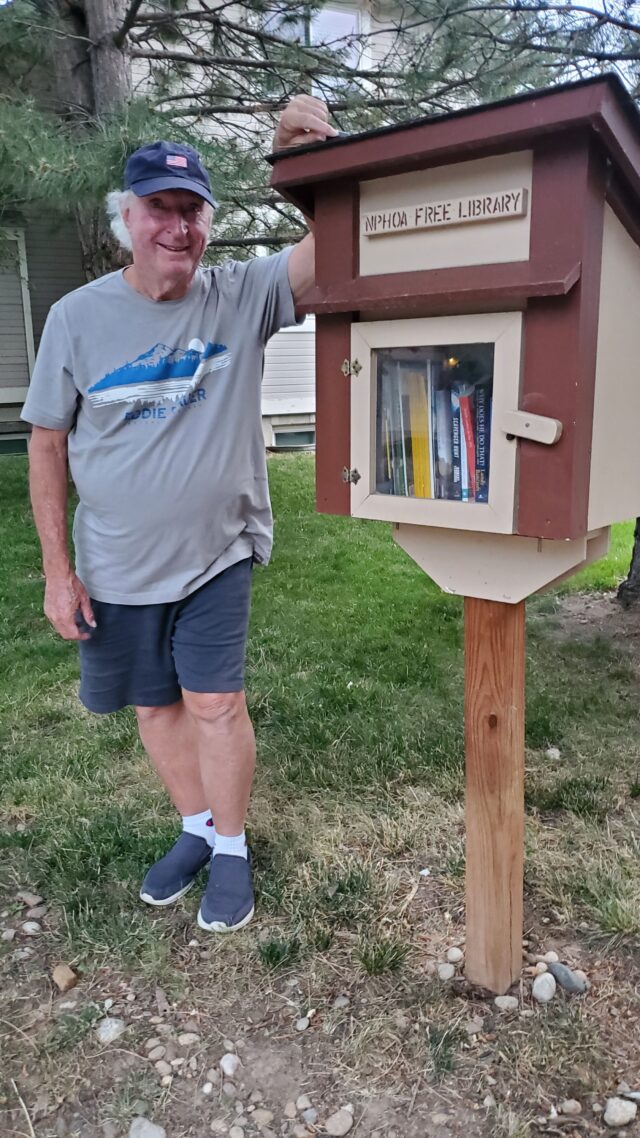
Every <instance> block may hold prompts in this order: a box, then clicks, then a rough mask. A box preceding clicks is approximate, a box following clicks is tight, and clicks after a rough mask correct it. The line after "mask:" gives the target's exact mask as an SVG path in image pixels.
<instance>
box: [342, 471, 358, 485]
mask: <svg viewBox="0 0 640 1138" xmlns="http://www.w3.org/2000/svg"><path fill="white" fill-rule="evenodd" d="M361 478H362V475H361V473H360V471H359V470H356V469H355V468H354V469H353V470H349V467H348V466H345V467H343V469H342V481H343V482H353V485H354V486H355V485H356V483H357V482H359V481H360V479H361Z"/></svg>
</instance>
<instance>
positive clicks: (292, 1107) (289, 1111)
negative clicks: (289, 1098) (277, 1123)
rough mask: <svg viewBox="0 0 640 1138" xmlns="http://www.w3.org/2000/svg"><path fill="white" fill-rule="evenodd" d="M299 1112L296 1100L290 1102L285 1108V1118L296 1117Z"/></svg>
mask: <svg viewBox="0 0 640 1138" xmlns="http://www.w3.org/2000/svg"><path fill="white" fill-rule="evenodd" d="M297 1113H298V1112H297V1110H296V1104H295V1102H288V1103H287V1105H286V1106H285V1108H284V1116H285V1118H295V1116H296V1114H297Z"/></svg>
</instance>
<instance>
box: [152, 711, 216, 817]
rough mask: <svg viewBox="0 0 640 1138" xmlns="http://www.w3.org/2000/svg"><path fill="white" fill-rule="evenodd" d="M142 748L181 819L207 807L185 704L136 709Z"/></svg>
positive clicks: (193, 735)
mask: <svg viewBox="0 0 640 1138" xmlns="http://www.w3.org/2000/svg"><path fill="white" fill-rule="evenodd" d="M136 716H137V719H138V731H139V733H140V739H141V740H142V745H143V747H144V749H145V751H146V752H147V754H148V756H149V758H150V759H151V762H152V763H153V765H154V767H155V769H156V771H157V772H158V775H159V776H160V779H161V780H162V782H163V783H164V786H165V787H166V789H167V791H168V793H169V797H170V798H171V801H172V802H173V804H174V806H175V808H176V810H177V811H178V813H179V814H181V815H183V816H184V815H189V814H199V813H200V812H201V811H203V810H206V809H207V807H208V805H209V804H208V802H207V795H206V794H205V790H204V787H203V785H202V778H201V777H200V760H199V756H198V737H197V732H196V728H195V724H194V722H193V719H192V717H191V716H190V715H189V713H188V712H187V709H186V707H185V705H184V701H183V700H181V699H179V700H177V702H176V703H171V704H169V705H168V706H167V707H136Z"/></svg>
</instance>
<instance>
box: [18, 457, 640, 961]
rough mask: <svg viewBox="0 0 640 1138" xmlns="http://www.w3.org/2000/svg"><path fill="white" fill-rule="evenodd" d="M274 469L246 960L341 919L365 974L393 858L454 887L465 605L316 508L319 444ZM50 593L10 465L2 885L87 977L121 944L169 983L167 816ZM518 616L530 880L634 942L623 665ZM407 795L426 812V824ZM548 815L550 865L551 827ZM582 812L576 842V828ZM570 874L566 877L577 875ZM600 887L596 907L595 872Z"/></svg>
mask: <svg viewBox="0 0 640 1138" xmlns="http://www.w3.org/2000/svg"><path fill="white" fill-rule="evenodd" d="M269 474H270V482H271V489H272V495H273V501H274V510H275V516H276V545H275V554H274V558H273V562H272V565H271V566H270V567H269V569H268V570H258V571H257V572H256V574H255V583H254V602H253V614H252V623H251V634H250V642H249V651H248V675H247V688H248V696H249V702H250V710H251V714H252V717H253V720H254V723H255V726H256V731H257V736H258V745H259V754H260V775H259V780H258V786H257V791H256V796H255V797H254V806H253V808H252V813H251V817H250V828H251V835H252V840H253V845H254V849H255V855H256V858H255V859H256V870H257V873H256V878H257V900H258V912H259V913H260V914H262V915H263V917H264V918H266V919H267V920H270V919H271V918H273V919H275V920H276V921H277V922H278V931H277V934H274V937H273V940H272V941H270V942H269V943H267V944H263V945H261V946H260V948H259V950H257V951H258V953H259V956H260V958H261V959H262V961H263V963H264V964H265V965H268V966H269V967H275V966H276V965H278V963H279V962H280V960H279V958H280V956H282V961H281V962H282V963H286V961H287V960H288V959H292V957H291V953H292V952H293V951H294V947H293V946H295V945H299V946H301V947H304V951H305V953H309V952H311V953H313V952H319V953H323V952H328V953H331V952H332V951H334V949H335V943H338V942H339V943H342V942H341V941H340V937H341V936H342V935H343V930H350V931H351V932H353V934H354V935H355V936H356V937H359V938H360V941H359V943H360V942H362V944H364V946H365V947H364V948H363V949H362V952H361V962H360V966H361V967H363V968H364V969H365V971H367V972H369V973H375V972H376V970H378V963H377V962H380V969H379V970H382V971H384V970H387V971H388V970H390V969H391V968H392V967H393V966H394V963H393V962H394V955H393V952H392V951H391V948H390V947H389V945H383V947H382V948H380V946H378V947H372V946H371V944H369V945H368V946H367V944H366V943H365V942H366V941H367V937H368V935H369V934H370V932H371V925H372V922H376V921H378V920H379V919H380V918H381V916H382V914H383V913H384V912H385V906H386V905H388V904H392V901H389V897H388V895H387V894H388V890H387V888H386V885H385V871H384V864H383V863H385V864H386V862H385V859H387V860H388V859H392V860H393V859H400V860H401V861H402V860H405V861H407V860H410V859H412V858H414V857H417V858H419V859H420V861H421V864H436V865H438V866H440V867H441V872H442V875H443V879H445V880H446V882H447V884H448V887H450V888H452V889H454V890H456V889H459V888H460V887H461V878H462V873H463V870H464V852H463V845H462V840H461V833H460V830H459V826H458V828H454V829H452V828H451V826H450V825H449V824H448V823H446V822H445V819H447V818H450V817H453V816H454V815H455V817H459V808H460V803H461V801H462V790H463V659H462V603H461V601H460V600H459V599H458V598H454V597H450V596H446V595H445V594H443V593H441V592H440V590H439V589H438V588H437V587H436V586H435V585H434V584H433V583H432V582H431V581H430V580H429V579H428V578H427V577H426V576H425V575H424V574H423V573H422V572H421V571H420V570H419V569H418V568H417V567H416V566H415V565H414V564H413V562H411V561H410V560H409V559H408V558H407V557H406V555H405V554H404V553H403V552H402V551H401V550H400V549H399V548H398V547H397V546H396V545H395V543H394V542H393V540H392V538H391V533H390V530H389V527H387V526H385V525H381V524H376V523H370V522H359V521H354V520H351V519H347V518H335V517H325V516H321V515H318V514H316V513H315V512H314V510H313V501H312V498H313V466H312V460H311V459H310V458H309V457H308V456H282V457H278V458H273V459H272V460H270V463H269ZM631 536H632V527H631V526H629V525H624V526H619V527H616V528H615V530H614V543H613V550H612V553H611V554H610V556H609V557H608V558H606V559H605V560H603V561H602V562H601V563H600V564H599V566H596V567H592V568H591V569H589V570H587V571H586V572H587V576H585V575H582V576H581V580H582V587H583V588H584V587H589V588H591V589H603V588H612V587H614V586H615V584H616V583H617V581H618V580H619V579H620V577H621V576H622V575H624V572H625V570H626V562H627V560H628V556H629V551H630V544H631ZM589 574H590V576H589ZM574 585H575V582H574V584H572V585H571V587H572V588H573V587H574ZM41 605H42V580H41V574H40V569H39V558H38V549H37V543H36V539H35V535H34V531H33V527H32V522H31V517H30V512H29V508H28V504H27V489H26V462H25V460H24V458H22V457H15V458H7V459H4V460H2V462H0V685H1V691H2V717H1V724H0V763H1V768H2V776H3V777H2V786H1V788H0V819H1V820H2V826H1V827H0V849H2V864H3V868H2V870H1V871H0V873H1V874H2V877H3V878H4V880H5V882H6V884H7V887H8V888H9V889H11V888H13V887H14V885H15V884H16V883H17V882H19V883H20V884H22V885H30V886H32V887H34V888H37V889H38V890H39V891H40V892H42V893H43V894H44V895H45V896H46V897H47V900H48V901H49V903H50V904H51V905H52V907H53V908H54V909H55V910H56V911H57V912H58V913H59V914H60V920H59V924H58V928H57V932H56V936H58V938H60V939H61V940H65V941H66V942H67V944H68V946H69V951H72V952H73V953H74V954H75V955H74V959H76V960H78V961H80V962H82V961H85V962H86V964H87V967H89V966H90V963H91V961H95V960H99V959H101V958H103V957H104V955H105V954H111V955H113V954H116V955H117V956H118V958H120V959H122V960H126V961H136V963H137V966H138V967H139V968H142V969H143V970H146V971H148V972H149V974H152V975H160V974H161V973H162V972H163V970H165V972H166V971H170V970H171V967H172V965H171V961H172V959H173V957H172V954H173V952H174V945H173V943H172V940H171V935H170V934H165V932H164V930H165V929H166V927H167V926H166V923H165V922H163V920H162V919H161V917H158V915H157V914H149V913H148V912H146V911H142V909H141V907H140V906H139V904H138V903H137V900H136V895H137V887H138V882H139V880H140V875H141V873H142V871H143V870H144V868H145V866H147V865H148V864H149V863H150V862H152V861H153V860H154V859H155V858H156V857H157V856H159V855H160V853H161V852H163V850H164V849H165V848H166V846H167V844H168V843H169V842H170V840H171V838H172V835H173V833H174V828H175V824H174V819H173V816H172V813H171V810H170V809H169V806H168V804H167V802H166V799H165V797H164V795H163V793H162V792H161V790H160V789H159V787H158V785H157V784H156V782H155V780H154V779H153V777H152V776H151V775H150V774H149V772H148V768H147V764H146V759H145V757H144V755H143V753H142V750H141V747H140V744H139V742H138V740H137V736H136V731H135V724H134V719H133V715H132V714H131V712H130V711H125V712H121V713H118V714H117V715H113V716H105V717H99V716H91V715H88V714H87V713H85V712H83V711H82V709H81V708H80V705H79V704H78V702H77V698H76V689H77V678H78V665H77V657H76V649H75V647H74V646H73V645H70V644H66V643H64V642H62V641H61V640H59V639H58V638H57V637H56V636H55V635H54V633H53V632H52V631H51V630H50V629H49V627H48V625H47V622H46V620H45V619H44V617H43V615H42V610H41ZM529 611H530V621H529V636H528V648H527V656H528V658H527V666H528V677H527V701H528V706H527V746H528V749H529V750H528V757H527V765H528V768H529V781H528V806H529V810H530V816H531V825H532V827H533V828H532V829H531V837H530V846H531V850H530V859H531V860H530V862H529V866H530V878H529V879H530V881H532V882H535V883H536V885H535V888H536V889H537V890H538V891H539V895H540V897H541V898H544V897H546V896H547V895H549V896H551V895H553V894H554V892H555V893H557V891H558V890H560V892H561V894H562V896H563V898H564V903H565V905H566V906H567V912H569V911H574V912H575V913H576V914H578V913H580V914H582V915H584V914H586V915H587V917H588V919H589V920H591V921H593V922H594V924H595V925H596V926H597V927H598V928H600V929H602V930H604V931H610V930H611V929H614V928H615V929H617V930H623V931H625V932H626V933H629V932H633V931H634V930H635V931H636V932H637V931H638V929H639V928H640V900H639V899H638V885H637V875H635V876H634V870H633V868H632V864H633V858H632V856H631V850H632V846H631V839H630V837H629V832H630V827H631V819H630V817H629V820H628V822H625V811H627V812H628V811H630V810H631V808H632V806H633V803H634V801H637V795H638V785H639V784H640V780H639V777H638V772H639V770H640V761H639V760H640V738H639V736H638V731H637V692H636V688H635V681H634V672H633V668H632V666H631V664H630V663H629V661H628V659H627V657H626V656H625V654H624V652H623V649H622V648H621V647H620V646H619V645H617V644H616V643H612V642H610V641H609V640H605V639H604V638H603V637H602V636H599V637H598V636H595V635H594V636H592V637H589V636H585V637H583V638H581V639H579V640H578V639H574V638H572V637H567V636H563V635H562V629H561V627H560V626H559V623H558V614H557V600H554V599H553V597H552V598H549V597H541V598H537V599H535V600H533V601H532V602H531V604H530V607H529ZM549 745H555V746H558V747H560V748H561V760H560V761H559V762H558V763H557V764H555V765H553V764H550V763H549V761H548V760H547V759H546V757H545V749H546V748H547V747H548V746H549ZM412 801H421V802H423V803H427V807H428V808H427V809H426V811H425V809H424V807H423V808H422V810H423V812H422V813H421V812H420V809H419V808H418V807H415V808H412V807H411V806H410V803H411V802H412ZM408 804H409V805H408ZM456 811H458V814H456V813H455V812H456ZM611 818H616V819H617V820H618V821H619V822H620V825H621V827H622V828H621V833H620V836H619V839H618V847H617V852H616V851H615V850H614V849H613V848H610V847H609V846H608V845H606V843H605V845H606V851H605V853H603V854H602V857H601V859H600V861H599V863H598V867H597V872H596V869H595V868H594V866H591V869H592V870H593V873H591V871H590V868H589V867H590V865H591V861H594V859H595V853H594V850H593V848H591V847H590V846H589V843H590V842H592V841H593V834H594V833H595V834H604V833H605V831H606V827H607V825H608V823H609V822H610V820H611ZM284 819H286V820H284ZM557 822H561V823H562V825H561V828H560V829H559V830H557V829H555V828H554V830H553V833H554V838H555V836H556V835H557V834H559V835H560V839H558V840H555V844H554V846H553V850H554V856H553V858H551V857H550V855H549V854H548V853H547V851H546V849H545V843H544V841H543V840H542V839H543V836H544V832H545V831H544V827H545V826H547V825H551V826H554V827H555V826H556V823H557ZM587 823H588V824H589V825H590V826H591V827H592V831H590V834H591V836H590V837H589V838H588V839H587V837H586V833H587V831H586V830H584V829H580V827H581V826H583V824H587ZM456 825H457V824H456ZM537 827H542V829H538V828H537ZM581 843H582V844H581ZM376 859H378V860H377V861H376ZM426 859H429V860H426ZM576 863H577V865H578V867H579V869H580V873H578V874H576V875H575V880H574V877H573V876H572V871H571V872H569V871H568V869H567V867H568V866H571V867H573V866H574V865H575V864H576ZM594 864H595V861H594ZM592 877H593V881H592ZM578 878H580V881H579V880H578ZM605 880H607V881H609V883H610V885H609V900H610V902H611V903H610V905H609V906H607V903H606V902H607V897H606V896H605V897H603V896H602V895H599V892H598V886H597V884H595V882H603V881H605ZM559 882H560V883H561V884H558V883H559ZM567 882H572V884H569V885H567ZM190 905H191V901H190V900H189V902H188V903H187V912H190V911H191V910H190V908H189V906H190ZM572 906H573V909H572V908H571V907H572ZM336 938H337V939H336ZM362 938H364V940H363V939H362ZM295 951H297V949H296V950H295ZM363 953H364V959H362V955H363ZM385 953H387V954H388V955H387V956H386V957H385ZM400 955H401V953H396V956H397V959H398V963H400V959H399V957H400ZM354 959H355V958H354ZM365 960H366V961H367V962H368V964H367V963H365Z"/></svg>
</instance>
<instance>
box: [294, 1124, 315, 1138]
mask: <svg viewBox="0 0 640 1138" xmlns="http://www.w3.org/2000/svg"><path fill="white" fill-rule="evenodd" d="M291 1133H292V1138H310V1135H311V1131H310V1130H309V1127H308V1126H303V1125H302V1123H301V1122H298V1123H297V1125H296V1126H294V1128H293V1130H292V1132H291Z"/></svg>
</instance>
